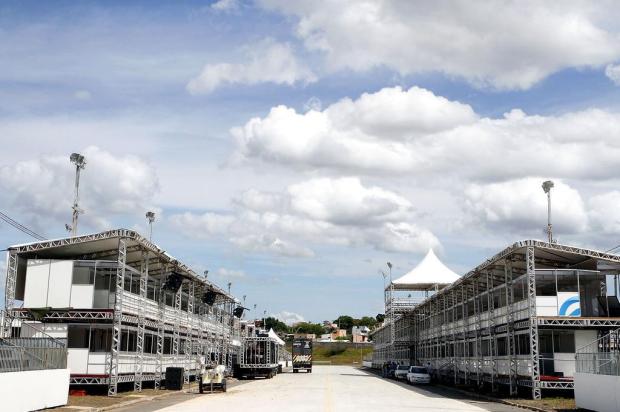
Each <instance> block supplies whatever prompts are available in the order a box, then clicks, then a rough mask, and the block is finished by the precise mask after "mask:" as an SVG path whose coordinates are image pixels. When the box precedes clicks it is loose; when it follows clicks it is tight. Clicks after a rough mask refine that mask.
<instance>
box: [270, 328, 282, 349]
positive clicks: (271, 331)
mask: <svg viewBox="0 0 620 412" xmlns="http://www.w3.org/2000/svg"><path fill="white" fill-rule="evenodd" d="M268 335H269V337H270V338H273V339H274V340H275V341H276V342H278V345H281V346H284V341H283V340H282V339H280V337H279V336H278V334H277V333H275V332H274V331H273V328H271V329H269V333H268Z"/></svg>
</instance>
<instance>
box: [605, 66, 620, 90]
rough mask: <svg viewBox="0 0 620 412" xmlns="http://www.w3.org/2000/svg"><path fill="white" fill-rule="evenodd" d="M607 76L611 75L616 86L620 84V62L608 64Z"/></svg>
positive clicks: (610, 78)
mask: <svg viewBox="0 0 620 412" xmlns="http://www.w3.org/2000/svg"><path fill="white" fill-rule="evenodd" d="M605 76H607V77H609V80H611V81H612V82H613V83H614V84H615V85H616V86H620V64H608V65H607V67H605Z"/></svg>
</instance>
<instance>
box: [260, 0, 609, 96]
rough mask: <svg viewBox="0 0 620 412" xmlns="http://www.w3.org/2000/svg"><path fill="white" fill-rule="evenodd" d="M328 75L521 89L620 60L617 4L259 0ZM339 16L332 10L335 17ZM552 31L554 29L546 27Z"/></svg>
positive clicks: (575, 2)
mask: <svg viewBox="0 0 620 412" xmlns="http://www.w3.org/2000/svg"><path fill="white" fill-rule="evenodd" d="M261 3H262V4H263V6H264V7H266V8H268V9H270V10H274V11H277V12H280V13H283V14H285V15H290V16H294V17H295V18H296V19H297V20H296V33H297V35H298V36H299V37H300V38H301V39H302V40H303V41H304V42H305V45H306V47H307V48H308V49H309V50H312V51H319V52H323V53H324V54H325V55H326V58H327V62H328V65H329V66H330V67H331V69H333V70H338V69H352V70H368V69H371V68H374V67H380V66H387V67H390V68H392V69H394V70H396V71H398V72H399V73H401V74H403V75H406V74H412V73H425V72H439V73H443V74H446V75H447V76H454V77H459V78H464V79H466V80H467V81H469V82H470V83H471V84H473V85H475V86H479V87H488V86H490V87H493V88H497V89H527V88H529V87H531V86H532V85H534V84H536V83H537V82H539V81H541V80H542V79H544V78H545V77H547V76H549V75H550V74H552V73H555V72H558V71H560V70H562V69H565V68H569V67H600V66H602V65H605V64H607V63H611V62H613V61H616V60H618V58H619V57H620V42H618V34H619V30H618V27H617V25H614V24H613V22H615V21H617V20H619V19H620V12H619V11H618V7H616V5H615V3H613V2H607V1H602V2H596V3H587V2H581V1H568V2H561V3H553V2H537V1H528V2H527V3H526V5H524V4H523V2H501V3H498V2H471V1H457V2H450V3H449V6H448V5H447V4H445V3H444V2H419V1H397V0H392V1H380V2H378V1H374V0H362V1H357V0H356V1H346V2H342V1H339V0H329V1H327V2H315V1H312V0H301V1H288V0H262V1H261ZM334 10H337V12H334ZM550 27H552V28H553V30H550V29H549V28H550Z"/></svg>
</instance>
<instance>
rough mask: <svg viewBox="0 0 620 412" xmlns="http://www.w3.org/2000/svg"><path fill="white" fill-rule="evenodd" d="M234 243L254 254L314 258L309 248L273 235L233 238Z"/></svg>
mask: <svg viewBox="0 0 620 412" xmlns="http://www.w3.org/2000/svg"><path fill="white" fill-rule="evenodd" d="M230 241H231V242H232V243H234V244H235V245H237V246H239V247H240V248H241V249H244V250H248V251H253V252H269V253H273V254H275V255H280V256H287V257H312V256H314V252H313V251H312V250H310V249H309V248H307V247H304V246H299V245H296V244H294V243H292V242H289V241H287V240H282V239H280V238H279V237H277V236H274V235H272V234H268V233H264V234H251V235H247V236H242V237H233V238H231V239H230Z"/></svg>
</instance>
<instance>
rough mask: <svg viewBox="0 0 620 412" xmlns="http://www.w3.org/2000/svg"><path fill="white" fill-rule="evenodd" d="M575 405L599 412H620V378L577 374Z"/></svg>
mask: <svg viewBox="0 0 620 412" xmlns="http://www.w3.org/2000/svg"><path fill="white" fill-rule="evenodd" d="M575 403H576V404H577V407H579V408H584V409H590V410H593V411H598V412H617V411H620V376H607V375H594V374H591V373H576V374H575Z"/></svg>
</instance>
